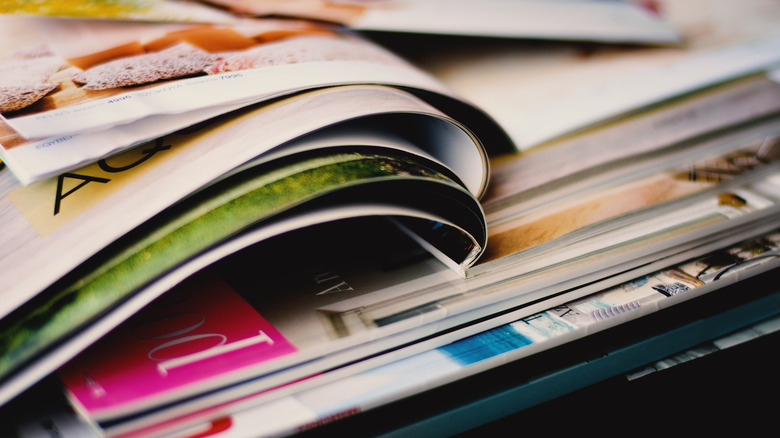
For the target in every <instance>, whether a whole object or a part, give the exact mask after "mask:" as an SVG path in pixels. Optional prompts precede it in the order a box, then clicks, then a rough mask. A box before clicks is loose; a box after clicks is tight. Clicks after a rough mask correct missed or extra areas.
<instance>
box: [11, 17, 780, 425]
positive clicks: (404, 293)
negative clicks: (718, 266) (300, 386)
mask: <svg viewBox="0 0 780 438" xmlns="http://www.w3.org/2000/svg"><path fill="white" fill-rule="evenodd" d="M2 18H3V20H9V21H5V22H7V23H16V25H15V26H11V27H3V28H2V30H3V31H5V30H18V29H20V28H22V29H25V30H26V32H15V33H14V32H11V35H10V36H9V38H8V39H7V40H5V42H7V43H8V44H9V45H11V46H12V47H13V48H14V50H13V53H9V55H8V56H7V57H5V58H4V59H5V60H10V62H11V64H12V65H13V66H14V68H12V69H10V71H11V72H12V73H9V77H11V78H13V79H14V81H18V82H7V83H11V84H12V85H13V87H10V88H11V91H12V92H11V93H10V94H9V95H10V96H11V97H12V99H10V101H11V103H12V104H15V105H16V104H17V102H16V100H19V101H22V105H23V106H22V107H18V106H17V107H13V108H12V109H9V110H6V111H5V112H4V113H3V123H2V125H0V135H1V137H0V144H1V145H2V148H0V152H2V158H3V160H4V163H5V164H6V166H7V168H6V169H3V170H2V172H0V188H1V191H0V193H1V194H2V203H1V204H0V215H1V216H2V217H3V223H4V229H3V233H2V234H0V237H2V241H0V243H2V247H3V250H2V255H0V258H2V266H3V268H2V271H0V290H2V291H3V292H2V298H3V299H2V300H0V317H2V320H0V334H2V339H1V340H0V342H1V343H2V345H3V350H4V351H7V352H8V354H4V355H3V358H2V363H0V403H5V402H6V401H8V400H10V399H12V398H13V397H15V396H16V395H18V394H20V393H21V392H23V391H24V390H25V389H27V388H29V387H30V386H31V385H32V384H34V383H35V382H37V381H39V380H40V379H42V378H43V377H45V376H47V375H49V374H50V373H52V372H53V371H55V370H56V369H57V368H59V367H60V366H62V365H64V364H65V363H66V362H68V361H69V360H71V359H72V358H73V357H74V356H75V355H77V354H78V353H79V352H81V351H83V350H84V349H85V348H87V347H88V346H89V345H91V344H93V343H94V342H97V341H98V340H99V339H101V338H102V337H103V336H104V335H106V334H107V333H108V332H109V331H111V330H112V329H114V328H115V327H117V326H118V325H119V324H120V323H122V322H123V321H126V320H128V319H129V318H131V317H132V316H133V315H135V314H136V313H137V312H138V311H141V310H142V309H143V308H145V307H147V306H149V305H150V304H151V305H154V304H156V303H163V302H164V300H165V299H166V297H167V296H168V295H169V293H171V294H173V291H174V290H177V288H178V287H180V286H182V285H186V284H188V283H189V282H190V281H192V280H193V279H197V278H200V276H201V275H206V276H208V275H211V274H214V273H215V272H216V274H217V276H218V277H219V276H222V280H218V281H217V282H218V283H219V284H220V285H219V286H218V287H216V289H217V290H220V291H226V290H233V291H235V292H238V293H239V294H240V295H242V296H244V295H252V299H253V300H256V302H255V304H253V305H252V306H250V307H253V308H255V310H256V311H258V313H259V314H260V315H261V318H260V319H258V321H261V320H262V321H265V322H263V323H262V324H264V325H263V327H265V328H268V331H267V332H266V331H264V332H263V333H270V336H271V337H265V336H264V335H260V336H259V337H252V338H250V340H249V341H247V343H246V346H247V347H249V348H250V349H251V348H253V347H260V346H261V344H262V343H266V344H267V342H266V341H268V340H269V339H273V341H274V342H278V343H279V344H281V345H282V346H283V347H285V348H282V349H281V350H280V352H278V354H277V353H274V354H272V355H270V356H268V357H267V360H263V361H261V362H260V363H257V362H251V361H250V362H248V363H241V362H236V364H235V365H236V368H235V369H230V370H226V372H225V373H219V372H218V373H216V374H215V375H213V376H212V377H210V378H208V379H204V380H197V379H196V381H194V382H193V381H190V382H189V383H185V384H184V386H181V387H176V388H168V389H162V391H163V393H164V394H163V393H161V394H162V395H160V396H159V397H155V400H156V401H154V402H153V403H152V404H149V403H148V400H143V401H141V400H140V399H139V400H130V401H128V404H127V405H123V406H120V407H116V406H112V407H109V408H107V410H106V411H103V412H102V413H101V414H99V415H98V416H99V417H100V419H101V421H103V422H104V423H105V424H108V423H110V422H112V421H120V420H119V419H120V418H122V417H124V416H126V415H138V416H139V417H138V418H143V420H142V421H150V422H155V421H164V419H166V418H173V417H175V416H177V415H186V413H187V412H193V411H197V410H198V409H200V408H204V407H205V406H210V405H213V404H215V403H216V404H219V403H221V402H228V401H230V400H234V399H235V398H236V397H239V398H240V397H243V396H249V395H251V394H253V393H262V392H265V391H270V390H272V389H274V388H277V387H278V386H280V385H287V384H289V383H290V382H295V381H298V380H300V379H307V378H308V377H309V376H313V375H317V374H321V373H327V372H328V371H329V370H332V369H335V368H338V367H341V366H343V365H344V364H348V363H354V362H356V361H361V360H364V359H365V358H368V357H379V356H384V355H385V354H389V353H391V352H394V351H397V350H398V349H399V348H402V347H404V346H407V345H410V344H415V343H417V342H418V341H420V340H422V339H428V338H430V337H433V336H437V335H440V334H442V333H446V332H450V331H453V330H458V329H461V328H464V327H471V328H473V329H476V327H478V326H479V327H482V326H481V325H479V324H475V322H478V321H484V320H486V319H488V318H492V317H494V316H496V315H500V314H505V313H507V312H509V313H511V312H515V311H517V312H519V313H525V314H530V313H529V312H534V311H538V310H542V309H543V308H549V307H552V306H555V305H557V304H563V303H565V302H568V301H571V300H573V299H576V298H579V297H582V296H584V295H586V294H588V293H591V292H593V291H595V290H597V289H598V288H604V287H609V286H613V285H616V284H619V282H620V281H622V280H626V279H627V276H628V275H633V276H636V275H639V274H641V273H645V272H651V271H652V270H654V269H658V268H661V267H663V266H668V265H669V264H670V263H674V262H677V261H682V260H688V259H690V258H692V257H696V256H702V255H705V254H707V253H709V252H711V251H713V250H717V249H720V248H724V247H726V246H728V245H732V244H736V243H738V242H740V241H742V240H745V239H749V238H751V237H755V236H756V235H759V234H762V233H766V232H769V231H771V230H774V229H775V228H776V223H777V216H778V211H779V210H778V208H780V207H778V199H780V188H779V187H780V181H779V180H778V172H779V170H778V163H777V158H778V153H777V152H778V141H777V139H778V135H780V124H779V123H780V122H778V119H777V109H778V108H777V100H776V99H774V97H775V96H776V95H777V92H778V84H777V83H776V82H775V81H774V80H773V79H772V77H771V75H766V72H767V71H768V70H771V68H770V67H771V66H772V65H773V64H774V63H775V62H776V61H777V56H776V55H777V53H776V45H773V44H772V43H771V42H772V41H773V40H768V41H764V42H763V43H761V44H758V45H757V46H740V48H735V49H734V50H733V51H727V52H725V55H724V52H720V51H718V52H717V53H716V54H715V56H714V57H705V62H704V63H703V64H698V65H699V67H702V66H705V67H706V66H715V67H722V68H715V69H713V70H712V71H709V70H707V69H705V68H697V69H694V72H695V73H696V74H694V75H693V76H694V77H689V76H686V77H684V78H683V79H684V80H681V81H676V82H671V83H670V84H667V85H670V86H669V87H666V88H665V87H660V88H658V87H648V89H647V90H650V92H649V93H646V94H642V93H640V95H638V96H637V95H629V96H627V99H626V100H624V101H611V100H610V102H609V104H608V105H605V106H603V107H600V108H601V109H600V110H599V111H594V112H593V113H589V116H593V117H589V118H588V119H587V120H584V121H583V120H581V119H577V120H573V123H569V122H572V120H571V119H567V118H566V117H562V119H566V120H563V123H561V124H553V125H554V126H553V125H547V124H546V123H544V122H540V123H537V124H536V126H533V127H540V128H542V127H545V128H546V127H550V126H553V127H554V128H555V129H554V130H553V131H554V132H553V133H552V134H551V135H549V136H547V137H545V138H544V139H543V141H540V142H538V143H539V145H537V144H534V145H533V146H534V149H533V150H532V151H531V152H530V153H527V152H526V151H522V150H523V149H524V148H525V146H524V143H523V142H522V141H518V140H522V139H523V138H524V137H523V136H522V135H517V132H515V131H512V130H513V129H514V128H517V126H518V125H515V124H513V123H511V122H510V121H509V119H505V120H503V121H501V123H500V124H499V123H497V122H496V120H499V119H498V118H494V116H493V115H492V114H489V113H487V112H486V111H485V110H483V109H482V108H480V107H478V106H476V105H475V104H473V103H472V102H470V101H468V100H466V99H464V98H462V97H460V95H459V94H458V93H456V92H454V91H452V90H451V89H450V88H449V87H448V86H446V85H444V84H443V83H442V82H440V81H439V80H438V79H435V78H434V77H433V76H431V75H430V74H429V73H426V72H424V71H422V70H420V69H419V68H417V67H416V66H414V65H413V64H411V63H409V62H407V61H405V60H404V59H403V58H401V57H399V56H397V55H395V54H394V53H392V52H390V51H388V50H386V49H383V48H381V47H379V46H377V45H376V44H374V43H372V42H370V41H368V40H366V39H364V38H363V37H361V36H359V35H357V34H355V33H353V32H351V31H348V30H345V29H344V28H342V27H339V26H334V25H332V24H330V23H323V22H309V21H304V20H299V19H292V20H290V19H284V20H281V19H278V18H262V19H259V18H254V17H241V18H240V19H235V20H231V21H230V22H229V23H206V24H203V23H197V24H195V23H190V22H175V23H174V22H166V23H159V22H117V21H114V20H112V21H99V20H94V19H93V20H77V19H68V20H63V19H57V18H51V17H48V18H42V17H21V16H4V17H2ZM128 37H130V38H129V40H128V39H127V38H128ZM20 39H21V40H24V41H25V43H36V42H37V43H38V44H37V45H36V44H33V45H27V44H24V45H22V44H19V43H18V42H19V40H20ZM204 40H205V41H206V42H204ZM42 41H43V42H46V43H47V44H46V45H45V47H43V48H42V47H41V46H40V42H42ZM76 41H80V43H76ZM215 42H216V46H215V47H212V46H209V45H208V44H213V43H215ZM33 47H37V48H38V50H40V49H41V48H42V49H43V50H42V51H38V50H34V49H33ZM751 47H752V48H753V49H751ZM20 49H21V50H20ZM169 50H170V51H169ZM180 55H181V56H180ZM748 55H749V56H748ZM170 60H177V62H178V61H183V62H182V63H180V64H176V68H173V69H172V68H171V65H170V64H169V63H168V62H169V61H170ZM193 60H195V65H196V67H195V68H194V69H191V67H192V65H191V61H193ZM49 61H55V62H54V65H55V67H54V69H53V70H51V69H50V68H51V65H50V64H49ZM716 61H717V62H716ZM724 61H734V62H725V63H724ZM138 62H141V65H143V66H144V68H140V69H136V68H135V67H136V66H137V65H138ZM20 65H24V66H29V67H30V68H31V69H32V70H34V71H35V72H36V73H37V74H23V75H20V72H22V71H24V72H27V70H26V69H21V68H19V66H20ZM679 65H682V66H689V65H690V64H688V63H687V62H684V63H682V64H679ZM723 66H725V67H723ZM40 67H45V68H41V70H37V69H38V68H40ZM147 67H148V68H147ZM160 67H163V68H160ZM179 67H181V71H179V70H178V68H179ZM150 70H151V71H153V72H154V73H153V74H152V75H151V76H149V77H147V75H146V73H148V72H149V71H150ZM173 70H176V71H177V73H175V74H171V72H172V71H173ZM671 70H672V71H675V70H677V69H671ZM127 71H130V72H131V74H129V75H127V76H125V74H124V73H126V72H127ZM658 71H662V72H663V71H665V70H664V69H659V70H658ZM117 72H122V73H121V74H116V73H117ZM107 77H108V78H111V79H112V80H111V81H108V82H106V80H105V79H106V78H107ZM639 78H641V77H639ZM736 79H740V80H739V81H736ZM126 81H127V82H126ZM658 83H661V84H663V83H664V81H663V80H660V81H658ZM715 85H719V87H715ZM17 86H18V87H17ZM15 87H16V88H15ZM619 89H620V87H618V91H619ZM20 90H26V91H25V92H20ZM29 90H34V91H36V92H33V93H27V91H29ZM647 90H644V91H647ZM619 94H620V93H615V94H613V95H612V97H614V96H616V95H619ZM22 95H23V96H25V97H30V96H32V99H30V100H26V99H14V98H13V97H14V96H15V97H19V96H22ZM681 97H684V98H683V99H680V98H681ZM578 102H580V101H578ZM595 102H597V101H595ZM723 102H732V103H733V107H732V108H733V109H734V110H733V111H728V112H726V113H724V112H723V111H718V108H720V106H721V105H722V104H723ZM615 103H617V104H615ZM648 106H650V107H653V106H656V107H654V108H651V110H650V111H647V112H639V111H636V112H633V111H634V110H637V108H641V109H643V110H644V109H647V107H648ZM539 108H540V109H543V108H544V107H542V106H540V107H539ZM602 109H603V110H604V111H601V110H602ZM586 113H587V112H585V113H580V114H586ZM691 113H693V114H696V116H697V117H693V119H692V120H691V119H688V118H686V117H687V116H688V115H689V114H691ZM539 114H540V115H542V114H544V115H546V116H550V115H551V114H552V113H551V112H549V111H547V110H544V111H539ZM626 115H629V116H630V117H628V118H627V119H622V120H621V123H611V122H614V121H615V120H616V119H617V118H618V117H625V116H626ZM681 116H684V117H683V118H682V120H685V122H684V123H679V124H678V123H674V121H677V120H681V119H680V117H681ZM515 120H517V119H515ZM670 120H671V122H669V121H670ZM623 121H625V122H626V123H622V122H623ZM664 122H668V123H667V124H666V125H664ZM658 126H667V127H668V129H666V130H664V131H663V134H664V135H663V136H659V137H654V138H653V139H648V140H647V141H642V142H636V143H633V142H632V144H631V147H630V148H629V147H627V148H625V149H622V148H616V147H615V144H616V143H615V139H618V142H620V139H623V140H627V139H628V140H633V139H634V138H636V136H637V135H638V134H637V133H639V134H641V133H643V132H645V133H646V132H649V131H650V130H651V129H655V128H656V127H658ZM605 139H606V140H609V141H605ZM551 140H552V141H551ZM544 141H547V142H548V143H546V144H544V145H541V143H543V142H544ZM540 145H541V146H540ZM588 146H590V147H591V149H588V151H589V154H587V155H588V156H589V157H590V158H592V159H588V160H578V159H577V158H575V154H573V153H572V151H578V152H579V151H580V150H581V148H583V147H588ZM598 146H600V147H598ZM518 152H522V153H518ZM570 156H571V159H569V157H570ZM561 157H565V158H561ZM549 159H552V160H553V162H552V163H550V164H547V160H549ZM534 160H538V161H536V162H537V163H545V164H544V165H543V166H541V167H540V168H541V169H547V170H550V169H551V168H552V169H553V170H554V172H547V173H545V172H540V173H534V172H533V171H529V172H526V171H523V170H521V171H518V169H524V168H525V169H528V168H535V167H536V166H534V165H533V162H534ZM572 160H573V161H572ZM526 175H527V177H526ZM493 181H496V185H493ZM662 184H663V185H662ZM658 188H663V190H658ZM627 201H630V202H627ZM594 206H597V207H599V206H600V207H601V209H599V208H595V209H593V208H592V207H594ZM217 224H218V225H217ZM539 225H541V226H539ZM488 237H489V238H488ZM378 248H381V249H382V250H378ZM323 262H326V263H325V266H323ZM662 264H663V265H662ZM42 267H45V268H42ZM258 278H261V279H262V281H261V283H263V284H265V285H267V287H268V288H270V290H271V291H272V292H273V293H265V291H266V290H269V289H265V287H266V286H263V287H262V288H261V290H260V292H259V293H258V292H257V289H258V288H257V287H256V284H254V283H257V282H258V280H257V279H258ZM195 281H197V280H195ZM226 285H227V286H226ZM182 287H184V286H182ZM246 291H250V292H246ZM225 293H226V299H228V298H227V296H229V295H231V294H232V292H229V291H228V292H225ZM160 298H162V300H161V301H159V302H158V301H157V300H158V299H160ZM242 299H245V298H242ZM239 307H240V306H239ZM215 310H216V309H215ZM250 313H251V312H250ZM491 320H492V321H497V320H495V319H491ZM185 323H186V321H185ZM266 323H267V324H266ZM197 324H198V323H196V325H197ZM271 326H272V327H273V328H274V329H273V330H271V329H270V327H271ZM274 330H276V331H278V332H275V331H274ZM467 330H468V329H467ZM272 332H273V333H272ZM198 333H199V334H200V335H207V336H205V337H204V338H203V339H206V341H208V340H209V339H210V340H215V339H216V338H220V339H222V337H221V336H217V337H214V336H210V335H209V333H207V332H203V333H201V332H198ZM188 339H189V338H188ZM198 339H201V338H198ZM225 339H226V338H225ZM172 342H174V341H172ZM219 342H221V341H219ZM219 342H218V343H219ZM174 343H175V342H174ZM188 345H189V344H188ZM221 345H225V344H221ZM243 345H244V343H238V344H234V345H233V346H234V347H235V348H236V351H237V352H238V350H239V349H240V348H239V346H243ZM167 346H168V344H166V350H167ZM153 348H154V347H153ZM225 348H227V349H228V350H230V349H232V348H233V347H225ZM241 348H243V347H241ZM170 351H172V350H167V351H166V353H168V352H170ZM220 351H221V350H220ZM207 356H209V354H205V356H203V357H204V358H205V357H207ZM154 357H155V358H158V359H159V358H161V357H164V356H159V357H158V356H154ZM185 357H188V359H187V360H186V361H185V362H178V361H177V360H173V361H172V362H166V361H167V359H162V360H163V362H164V363H165V366H164V370H167V371H165V372H168V371H173V370H174V369H176V368H178V367H179V366H180V364H181V366H185V365H189V364H190V362H188V361H189V360H190V359H192V360H193V361H194V360H195V358H196V357H198V358H199V357H201V355H199V354H196V355H195V356H189V355H185ZM387 357H389V356H387ZM158 371H159V369H158ZM211 392H215V393H216V395H214V394H209V396H208V397H206V396H205V394H207V393H211ZM169 404H170V405H169ZM167 407H170V408H171V410H168V409H167ZM147 409H148V410H150V411H147ZM147 415H148V416H147ZM135 426H137V425H134V426H132V427H135Z"/></svg>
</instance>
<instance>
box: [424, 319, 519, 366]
mask: <svg viewBox="0 0 780 438" xmlns="http://www.w3.org/2000/svg"><path fill="white" fill-rule="evenodd" d="M533 342H534V341H533V340H531V339H530V338H528V337H526V336H524V335H522V334H520V333H518V332H517V331H516V330H515V329H514V328H513V327H512V326H511V325H509V324H506V325H503V326H501V327H497V328H494V329H492V330H488V331H486V332H484V333H480V334H477V335H474V336H469V337H468V338H465V339H461V340H460V341H456V342H453V343H452V344H449V345H445V346H443V347H440V348H439V350H441V351H443V352H445V353H447V354H448V355H449V356H450V357H451V358H452V359H453V360H455V361H457V362H458V363H460V364H461V365H470V364H473V363H476V362H479V361H481V360H485V359H488V358H491V357H493V356H497V355H499V354H502V353H506V352H508V351H512V350H516V349H518V348H520V347H523V346H525V345H529V344H532V343H533Z"/></svg>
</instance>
